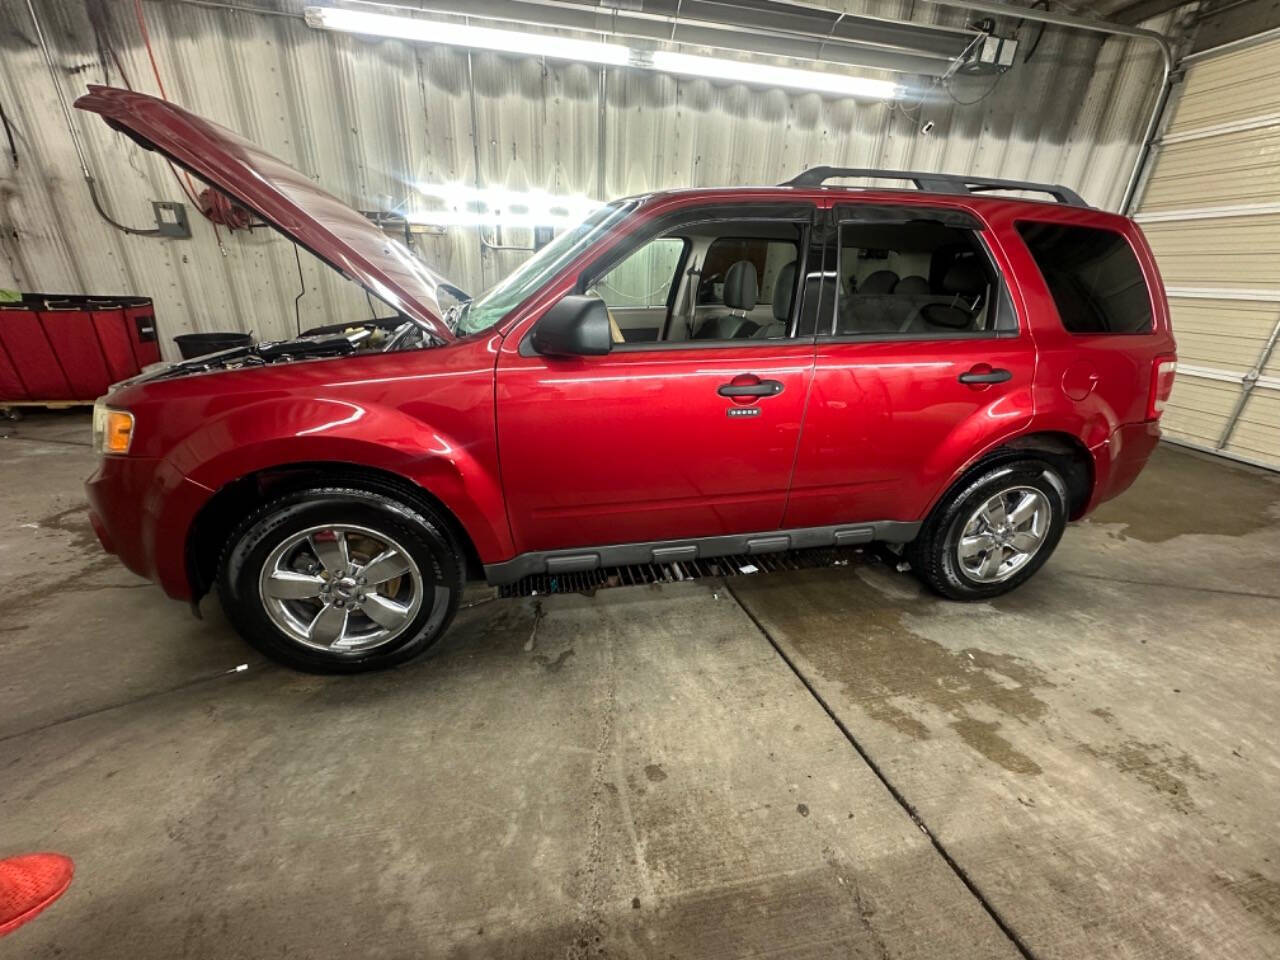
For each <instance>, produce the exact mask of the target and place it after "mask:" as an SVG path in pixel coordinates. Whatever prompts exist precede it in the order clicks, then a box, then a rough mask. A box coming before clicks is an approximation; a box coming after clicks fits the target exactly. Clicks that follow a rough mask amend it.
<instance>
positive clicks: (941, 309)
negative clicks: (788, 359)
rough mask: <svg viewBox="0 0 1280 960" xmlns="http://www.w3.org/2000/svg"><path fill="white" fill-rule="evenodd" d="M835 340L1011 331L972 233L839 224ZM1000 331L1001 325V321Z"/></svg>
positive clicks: (931, 226)
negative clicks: (852, 337)
mask: <svg viewBox="0 0 1280 960" xmlns="http://www.w3.org/2000/svg"><path fill="white" fill-rule="evenodd" d="M837 274H838V278H839V286H840V295H839V297H838V299H837V306H836V324H835V333H836V335H837V336H843V337H848V336H866V337H868V338H872V339H874V338H877V337H885V336H909V337H919V338H924V339H927V338H930V337H947V336H956V335H958V334H969V335H974V336H982V335H986V336H992V335H994V334H995V333H996V331H997V330H1000V329H1004V328H1005V327H1007V328H1008V329H1010V330H1012V329H1016V321H1015V319H1014V317H1013V314H1012V313H1011V312H1008V311H1000V310H998V309H997V306H998V300H997V298H998V294H999V290H1000V284H999V282H998V279H997V277H996V273H995V270H994V269H993V267H992V265H991V260H990V258H989V257H988V256H987V253H986V251H985V250H984V249H983V247H982V244H981V243H979V241H978V239H977V238H976V237H975V236H974V233H973V231H972V230H968V229H964V228H960V227H952V226H948V225H946V224H943V223H941V222H939V221H937V220H926V219H921V220H911V221H903V222H864V221H858V220H846V221H844V222H842V223H841V224H840V259H839V264H838V267H837ZM1001 319H1003V321H1004V323H1003V325H1002V324H1001V322H1000V320H1001Z"/></svg>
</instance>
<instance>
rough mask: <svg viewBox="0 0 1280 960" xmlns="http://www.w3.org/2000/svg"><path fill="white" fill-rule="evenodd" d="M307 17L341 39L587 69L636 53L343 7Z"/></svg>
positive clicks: (588, 42) (319, 10) (308, 13)
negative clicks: (431, 46)
mask: <svg viewBox="0 0 1280 960" xmlns="http://www.w3.org/2000/svg"><path fill="white" fill-rule="evenodd" d="M305 16H306V20H307V23H308V24H310V25H311V26H313V27H318V28H319V29H321V30H336V31H339V32H341V33H363V34H367V35H369V36H374V37H395V38H398V39H400V40H417V41H418V42H420V43H443V44H447V45H448V46H451V47H476V48H478V49H481V50H497V51H499V52H500V53H522V54H525V55H527V56H530V57H550V58H551V59H552V60H581V61H583V62H585V63H603V64H609V65H611V66H618V67H620V66H625V65H626V64H627V63H628V62H630V60H631V51H630V50H629V49H628V48H627V47H624V46H622V45H621V44H618V43H598V42H596V41H594V40H572V39H570V38H568V37H558V36H554V35H553V34H539V33H520V32H517V31H515V30H494V29H492V28H490V27H473V26H470V25H469V24H462V23H444V22H442V21H439V20H421V19H418V18H414V17H397V16H392V15H389V14H385V13H369V12H367V11H364V10H346V9H343V8H341V7H307V8H306V11H305Z"/></svg>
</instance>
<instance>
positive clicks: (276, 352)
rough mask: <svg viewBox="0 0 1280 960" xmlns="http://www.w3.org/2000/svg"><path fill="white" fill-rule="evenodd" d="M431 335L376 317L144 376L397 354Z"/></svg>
mask: <svg viewBox="0 0 1280 960" xmlns="http://www.w3.org/2000/svg"><path fill="white" fill-rule="evenodd" d="M432 342H433V341H432V340H431V338H430V336H429V335H428V334H427V333H426V331H424V330H423V329H422V327H420V326H419V325H418V324H416V323H414V322H413V321H412V320H408V319H405V318H404V317H375V318H371V319H369V320H359V321H355V322H353V323H335V324H330V325H328V326H323V327H313V328H312V329H310V330H307V331H306V332H305V333H303V334H302V335H301V336H299V337H295V338H294V339H292V340H268V341H262V342H260V343H251V344H249V345H248V346H245V347H236V348H234V349H231V350H223V351H220V352H218V353H211V354H207V355H206V356H203V357H195V358H193V359H191V360H183V361H181V362H179V363H174V364H171V365H168V366H165V367H164V368H162V369H158V370H154V371H151V373H150V375H147V374H144V375H143V379H147V380H165V379H170V378H172V377H182V376H189V375H191V374H195V373H209V372H213V371H217V370H244V369H249V368H253V367H261V366H267V365H269V364H276V363H292V362H294V361H297V360H315V359H322V358H331V357H345V356H354V355H356V354H365V353H392V352H394V351H398V350H416V349H420V348H422V347H427V346H431V345H432Z"/></svg>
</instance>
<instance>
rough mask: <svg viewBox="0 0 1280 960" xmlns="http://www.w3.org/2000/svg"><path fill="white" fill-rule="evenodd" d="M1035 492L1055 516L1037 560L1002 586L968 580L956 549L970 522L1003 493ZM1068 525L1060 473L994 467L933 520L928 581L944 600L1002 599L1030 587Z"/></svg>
mask: <svg viewBox="0 0 1280 960" xmlns="http://www.w3.org/2000/svg"><path fill="white" fill-rule="evenodd" d="M1019 486H1025V487H1032V488H1034V489H1036V490H1039V491H1040V492H1041V493H1043V494H1044V495H1045V497H1046V498H1047V499H1048V502H1049V507H1050V511H1051V517H1050V521H1049V529H1048V532H1047V533H1046V535H1045V539H1044V541H1043V542H1042V543H1041V544H1040V549H1039V550H1038V551H1037V552H1036V555H1035V556H1034V557H1032V558H1031V560H1030V561H1029V562H1028V563H1027V564H1026V565H1025V566H1024V567H1023V568H1022V569H1021V570H1019V571H1018V572H1017V573H1015V574H1014V575H1013V576H1012V577H1010V578H1009V579H1007V580H1001V581H1000V582H998V583H984V582H982V581H979V580H974V579H972V578H971V577H969V576H968V575H967V574H966V573H965V572H964V570H963V569H962V568H961V566H960V562H959V557H958V555H957V551H956V546H957V543H958V541H959V538H960V534H961V531H962V529H963V527H964V524H965V522H966V520H968V518H969V516H970V515H971V514H972V513H973V511H974V510H976V509H977V508H978V507H979V506H980V505H981V504H982V503H984V502H985V501H986V500H989V499H990V498H991V497H993V496H995V495H996V494H997V493H999V492H1000V491H1001V490H1006V489H1009V488H1011V487H1019ZM1066 523H1067V499H1066V485H1065V483H1064V482H1063V480H1062V477H1061V476H1060V475H1059V474H1058V472H1057V471H1056V470H1055V469H1054V468H1053V467H1052V466H1051V465H1049V464H1048V463H1045V462H1043V461H1026V460H1024V461H1019V462H1015V463H1006V464H1002V465H999V466H993V467H992V468H991V469H990V470H986V471H983V472H982V473H981V474H979V475H977V476H975V477H974V478H973V479H972V480H971V481H970V482H969V483H967V484H965V485H964V486H963V487H962V488H961V489H960V490H959V491H957V493H956V494H955V495H953V496H952V497H951V499H950V500H949V501H948V502H947V503H946V504H945V505H943V506H942V507H941V509H940V512H939V513H938V515H937V516H936V518H930V525H931V526H932V527H933V529H932V530H931V531H929V533H930V536H929V537H928V542H927V543H926V544H925V550H926V551H927V553H928V555H927V556H924V557H922V558H921V560H922V562H923V563H924V564H925V566H926V570H925V571H924V573H925V580H926V582H927V583H929V585H930V586H932V587H933V588H934V589H936V590H937V591H938V592H939V593H942V594H943V595H944V596H947V597H950V598H952V599H956V600H982V599H986V598H989V597H995V596H999V595H1000V594H1003V593H1007V592H1009V591H1010V590H1013V589H1014V588H1016V587H1018V586H1019V585H1021V584H1023V583H1025V582H1026V581H1027V580H1029V579H1030V578H1031V577H1032V576H1034V575H1035V573H1036V571H1038V570H1039V569H1040V568H1041V567H1042V566H1044V564H1045V563H1046V562H1048V560H1049V557H1050V556H1052V554H1053V551H1054V549H1055V548H1056V547H1057V545H1058V541H1059V540H1061V539H1062V533H1063V531H1064V530H1065V529H1066Z"/></svg>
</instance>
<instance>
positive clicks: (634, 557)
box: [484, 520, 920, 586]
mask: <svg viewBox="0 0 1280 960" xmlns="http://www.w3.org/2000/svg"><path fill="white" fill-rule="evenodd" d="M919 529H920V524H918V523H902V522H899V521H895V520H885V521H880V522H877V523H862V524H841V525H837V526H830V527H799V528H796V529H793V530H772V531H768V532H762V533H748V534H738V535H733V536H726V537H702V538H696V539H690V540H655V541H650V542H647V543H620V544H613V545H610V546H605V547H589V548H581V549H575V550H549V551H539V552H533V553H522V554H520V555H519V556H517V557H514V558H513V559H511V560H508V561H506V562H504V563H491V564H486V565H485V568H484V572H485V579H486V580H488V581H489V583H491V584H494V585H495V586H501V585H504V584H509V583H515V582H516V581H517V580H523V579H524V578H526V577H529V576H534V575H537V574H548V575H559V574H566V573H581V572H583V571H587V570H599V569H601V568H604V567H629V566H634V565H636V564H656V565H658V566H662V565H670V564H679V563H690V562H693V561H700V560H708V559H710V558H713V557H737V556H742V555H745V556H760V555H763V554H770V553H783V552H786V551H788V550H809V549H814V548H820V547H849V546H855V545H857V544H863V543H870V542H872V541H873V540H880V541H884V542H886V543H906V542H908V541H909V540H912V539H914V538H915V535H916V533H917V532H918V531H919ZM649 582H652V581H649Z"/></svg>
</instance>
